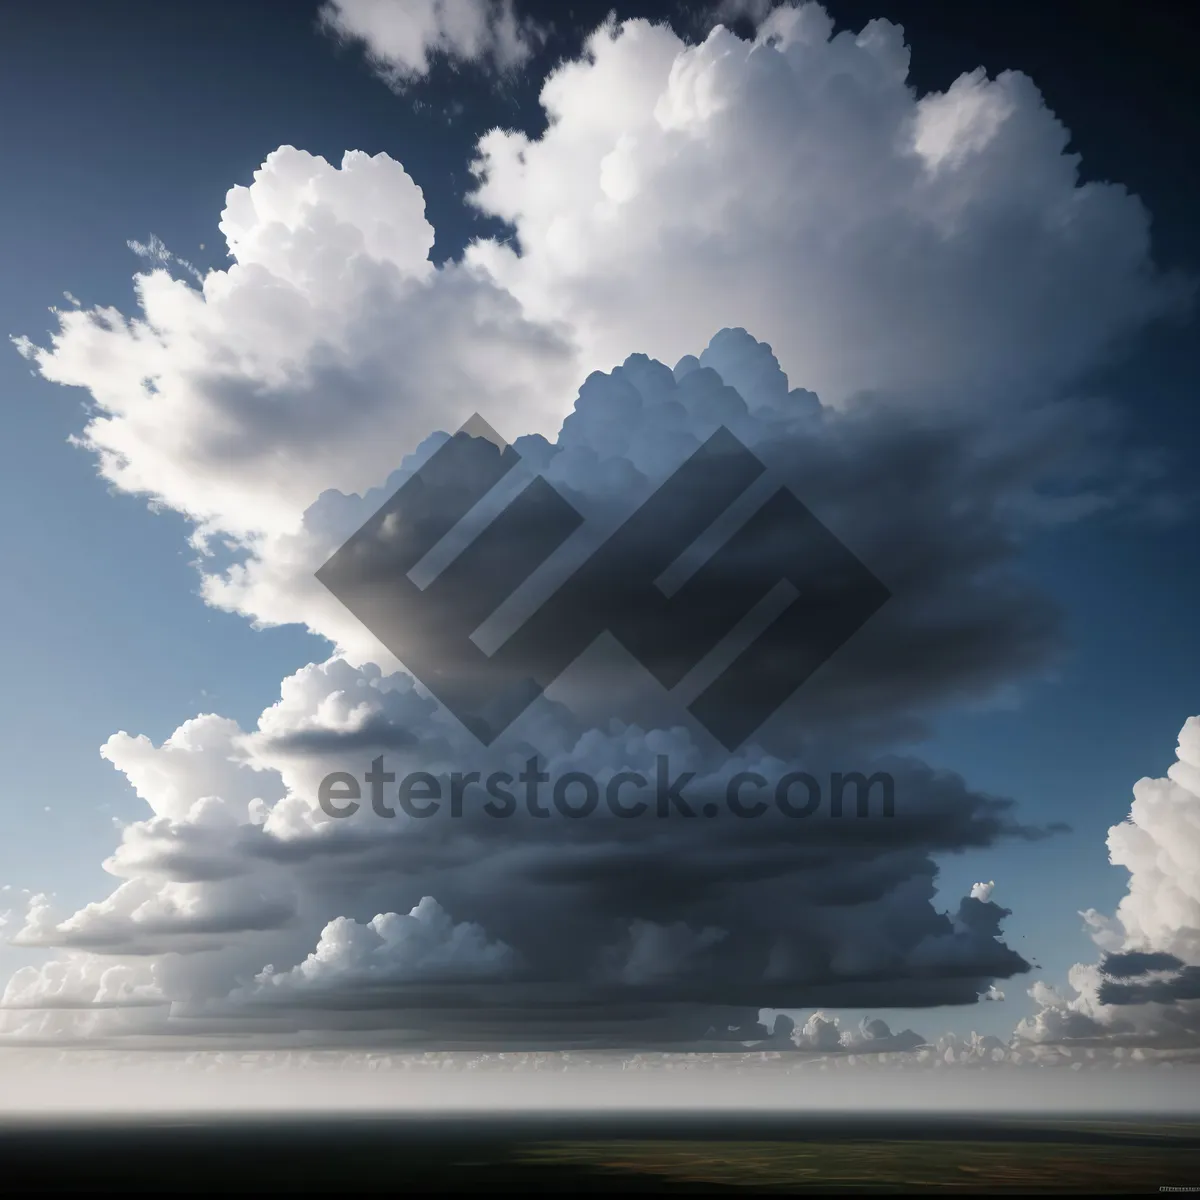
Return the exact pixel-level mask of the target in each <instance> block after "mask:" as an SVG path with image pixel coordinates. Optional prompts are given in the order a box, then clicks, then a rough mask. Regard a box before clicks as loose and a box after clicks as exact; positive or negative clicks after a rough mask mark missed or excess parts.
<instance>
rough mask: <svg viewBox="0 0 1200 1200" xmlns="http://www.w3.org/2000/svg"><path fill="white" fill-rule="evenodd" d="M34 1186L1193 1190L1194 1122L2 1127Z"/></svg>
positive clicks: (1197, 1166)
mask: <svg viewBox="0 0 1200 1200" xmlns="http://www.w3.org/2000/svg"><path fill="white" fill-rule="evenodd" d="M0 1165H2V1166H3V1168H4V1169H5V1176H6V1178H9V1179H20V1178H25V1179H28V1180H29V1181H31V1182H33V1181H36V1182H37V1184H38V1186H39V1190H42V1191H46V1190H50V1191H54V1190H61V1189H70V1190H84V1191H120V1192H142V1191H154V1192H161V1191H167V1192H172V1191H174V1192H179V1191H183V1192H219V1191H239V1192H240V1191H244V1190H248V1191H256V1192H262V1191H266V1192H296V1191H301V1192H322V1191H345V1192H356V1191H374V1192H379V1191H387V1192H410V1191H413V1192H415V1191H442V1192H444V1191H483V1192H496V1191H526V1192H527V1191H535V1192H536V1191H584V1192H596V1191H613V1190H619V1191H625V1192H628V1191H636V1192H649V1191H666V1192H696V1191H718V1192H725V1191H731V1190H740V1191H770V1192H797V1191H801V1192H802V1191H831V1190H833V1191H859V1192H874V1191H884V1192H906V1191H911V1192H928V1191H951V1192H979V1191H983V1192H1102V1193H1131V1192H1132V1193H1137V1192H1158V1191H1160V1190H1161V1189H1163V1188H1178V1189H1180V1190H1191V1189H1195V1190H1200V1122H1186V1123H1165V1122H1162V1121H1156V1120H1153V1119H1137V1118H1126V1119H1123V1120H1091V1119H1088V1120H1077V1121H1072V1120H1065V1119H1061V1118H1043V1119H1031V1118H1025V1119H1021V1120H1016V1119H1000V1118H994V1119H989V1118H951V1117H938V1116H928V1115H927V1116H923V1117H920V1118H917V1117H913V1118H908V1119H900V1118H895V1117H886V1116H863V1117H857V1118H855V1117H842V1116H839V1117H836V1118H835V1117H814V1116H813V1115H811V1114H799V1113H797V1114H787V1115H779V1114H762V1115H748V1114H745V1113H741V1114H737V1115H728V1116H718V1115H715V1114H713V1115H703V1116H693V1115H688V1116H683V1115H679V1116H664V1115H653V1116H651V1115H645V1114H629V1115H625V1116H616V1117H614V1116H596V1117H590V1118H589V1117H584V1116H563V1117H559V1118H555V1117H550V1116H538V1117H521V1118H499V1117H473V1118H463V1117H446V1118H436V1117H432V1116H431V1117H421V1118H414V1117H409V1116H406V1117H393V1118H383V1117H378V1118H344V1119H328V1118H326V1119H315V1118H314V1119H296V1118H286V1119H278V1120H271V1119H266V1118H263V1117H258V1116H255V1117H247V1118H244V1119H241V1120H234V1119H232V1118H230V1119H226V1120H221V1121H214V1120H212V1119H210V1118H204V1119H197V1120H195V1121H187V1120H179V1119H175V1120H170V1121H165V1120H159V1121H155V1120H153V1119H147V1120H145V1121H141V1122H127V1121H122V1122H120V1123H117V1122H111V1123H95V1122H92V1123H88V1124H82V1123H75V1124H70V1125H67V1124H59V1125H54V1126H51V1125H47V1124H32V1123H16V1124H9V1125H7V1126H5V1127H3V1128H0Z"/></svg>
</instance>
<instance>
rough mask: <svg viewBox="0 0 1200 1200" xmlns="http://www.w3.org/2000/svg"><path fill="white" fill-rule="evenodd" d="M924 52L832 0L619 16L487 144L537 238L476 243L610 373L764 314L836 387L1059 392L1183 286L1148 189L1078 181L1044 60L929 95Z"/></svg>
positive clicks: (974, 76)
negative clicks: (644, 17)
mask: <svg viewBox="0 0 1200 1200" xmlns="http://www.w3.org/2000/svg"><path fill="white" fill-rule="evenodd" d="M908 59H909V53H908V49H907V47H906V46H905V45H904V41H903V36H902V32H901V30H900V29H899V28H898V27H897V26H895V25H892V24H890V23H889V22H887V21H872V22H870V23H869V24H868V25H867V26H866V27H865V28H864V29H863V30H862V31H861V32H860V33H857V34H856V33H854V32H852V31H849V30H845V31H842V32H840V33H837V34H834V33H833V26H832V21H831V19H830V18H829V16H828V15H827V14H826V13H825V12H824V10H823V9H821V8H820V7H818V6H816V5H812V4H808V5H803V6H799V7H793V6H791V5H786V6H783V7H780V8H779V9H777V10H776V11H775V12H774V13H772V14H771V15H770V16H769V17H768V18H767V19H766V21H765V22H764V23H763V24H762V25H761V26H760V27H759V30H758V34H757V37H756V39H755V40H754V41H753V42H748V41H743V40H740V39H739V38H738V37H736V36H735V35H734V34H733V33H732V32H730V31H729V30H726V29H724V28H717V29H715V30H713V31H712V33H711V34H710V35H709V36H708V37H707V38H706V39H705V40H704V41H703V43H702V44H700V45H695V46H692V45H686V44H684V43H683V42H682V41H681V40H680V39H679V38H678V37H677V36H676V35H675V34H674V33H673V32H672V31H671V30H670V29H668V28H666V27H665V26H658V25H652V24H650V23H648V22H645V21H630V22H625V23H623V24H609V25H606V26H604V27H603V28H601V29H599V30H597V31H596V33H595V34H594V35H593V36H592V37H591V39H590V40H589V41H588V44H587V48H586V53H585V55H584V57H583V58H582V59H580V60H578V61H572V62H567V63H564V64H563V65H562V66H560V67H559V68H558V69H556V70H555V71H554V72H553V73H552V74H551V75H550V77H549V78H548V79H547V81H546V84H545V86H544V88H543V91H542V103H543V105H544V107H545V109H546V111H547V116H548V118H549V127H548V128H547V130H546V131H545V133H544V134H542V135H541V136H540V137H538V138H530V137H528V136H526V135H525V134H522V133H520V132H518V131H501V130H495V131H493V132H492V133H490V134H488V135H487V136H486V137H484V138H483V139H482V140H481V142H480V147H479V149H480V153H479V158H478V162H477V164H476V172H477V175H478V180H479V182H478V187H477V189H476V191H475V193H474V196H473V199H474V203H475V204H476V205H477V206H478V207H479V208H480V210H481V211H483V212H485V213H488V214H490V215H493V216H496V217H500V218H502V219H503V220H505V221H506V222H509V223H510V224H511V225H512V227H513V229H514V230H515V234H516V236H515V238H514V239H512V240H511V241H507V242H502V241H499V240H489V241H484V242H480V243H477V244H476V245H474V246H473V247H472V248H471V249H470V251H469V252H468V256H467V259H468V261H470V262H478V263H482V264H485V265H486V266H487V267H488V269H489V270H490V271H491V272H492V274H493V275H494V277H495V278H496V279H497V280H499V281H501V282H502V283H503V284H504V286H505V287H507V288H508V289H509V290H510V291H511V292H512V294H513V295H515V296H517V297H519V298H520V300H521V301H522V303H523V305H524V306H525V310H526V312H527V313H529V314H530V315H532V316H540V317H543V318H547V319H548V318H551V317H554V318H566V319H567V320H568V321H569V322H570V324H571V326H572V327H573V329H574V330H575V335H576V338H577V339H578V341H579V344H580V348H581V353H582V357H583V362H584V365H585V367H586V368H587V369H592V368H595V367H601V368H603V367H606V366H607V365H609V364H611V363H613V362H617V361H620V360H621V358H623V357H624V355H625V354H626V353H628V348H629V347H630V346H631V345H633V344H634V343H636V344H637V345H638V346H639V348H641V349H642V350H644V351H645V352H646V353H647V354H649V355H651V356H652V357H656V358H660V359H662V360H663V361H665V362H675V361H677V360H678V359H679V358H680V357H681V356H682V355H684V354H687V353H689V352H692V350H693V347H694V346H695V345H696V343H697V342H698V341H699V340H700V337H698V336H697V335H698V334H700V336H701V337H708V336H710V335H711V332H712V331H713V330H715V329H720V328H722V327H725V326H738V325H741V326H744V327H746V328H748V329H751V330H753V331H754V333H755V335H756V336H757V337H759V338H761V339H762V340H763V341H765V342H768V343H769V344H770V345H771V346H772V347H773V348H774V349H775V351H776V354H777V355H778V357H779V360H780V364H781V366H782V368H783V371H784V372H785V373H786V374H787V375H788V376H789V377H790V378H793V379H797V380H802V381H803V385H804V386H805V387H807V388H811V389H812V390H813V391H815V392H816V393H817V394H819V395H820V396H821V399H822V400H823V401H824V402H825V403H827V404H832V405H835V406H840V405H843V404H845V403H846V402H847V401H848V400H849V399H850V398H851V397H853V396H856V395H858V394H860V393H862V392H882V393H885V394H888V395H890V396H904V397H907V398H909V399H910V400H911V399H912V398H914V397H921V398H922V399H923V400H924V401H925V402H932V401H934V400H939V399H940V400H942V401H945V402H951V403H954V404H955V405H960V406H961V405H964V404H969V403H981V404H987V405H1003V406H1006V407H1008V406H1014V405H1020V404H1021V403H1023V402H1025V401H1027V400H1028V399H1029V398H1030V397H1031V396H1035V395H1037V396H1044V395H1045V394H1046V393H1047V392H1048V391H1051V390H1053V389H1054V388H1056V387H1058V386H1061V385H1063V384H1064V383H1066V382H1067V381H1069V380H1071V379H1072V378H1073V377H1074V376H1075V375H1076V374H1077V373H1078V372H1079V370H1080V369H1081V368H1085V367H1087V366H1090V365H1092V364H1094V363H1095V362H1096V360H1097V358H1098V357H1101V356H1103V355H1105V354H1106V353H1108V352H1109V351H1110V350H1111V349H1112V348H1113V346H1114V344H1119V342H1120V341H1121V340H1122V339H1123V338H1125V337H1126V336H1127V335H1128V334H1130V333H1132V332H1133V331H1135V330H1136V329H1137V328H1138V327H1139V326H1141V325H1142V323H1143V322H1144V321H1145V320H1147V319H1148V318H1150V317H1152V316H1154V315H1156V314H1160V313H1163V312H1164V311H1168V310H1170V309H1171V308H1172V306H1173V305H1174V304H1175V303H1176V302H1177V301H1178V300H1179V298H1180V294H1181V287H1180V285H1178V284H1177V283H1176V282H1175V281H1173V280H1172V279H1170V278H1164V277H1163V276H1162V275H1161V274H1159V272H1157V271H1156V270H1155V268H1154V266H1153V265H1152V263H1151V260H1150V257H1149V240H1148V238H1149V222H1148V217H1147V214H1146V212H1145V210H1144V208H1143V207H1142V205H1141V204H1140V202H1139V201H1138V200H1137V199H1136V197H1134V196H1132V195H1130V194H1129V193H1128V192H1126V191H1125V189H1124V188H1122V187H1120V186H1119V185H1116V184H1101V183H1088V184H1080V182H1079V177H1078V159H1077V157H1076V156H1075V155H1072V154H1069V153H1067V150H1066V147H1067V141H1068V132H1067V130H1066V129H1065V128H1064V126H1063V125H1062V124H1061V123H1060V122H1059V121H1058V119H1057V118H1056V117H1055V116H1054V114H1053V113H1052V112H1050V110H1049V109H1048V108H1047V107H1046V105H1045V102H1044V101H1043V99H1042V97H1041V96H1040V94H1039V93H1038V91H1037V88H1036V86H1035V85H1034V83H1033V81H1032V80H1030V79H1029V78H1028V77H1026V76H1024V75H1022V74H1020V73H1017V72H1011V71H1008V72H1003V73H1001V74H1000V75H999V76H997V77H996V78H995V79H991V78H988V77H987V76H986V75H985V74H984V73H983V72H982V71H981V70H980V71H974V72H971V73H970V74H966V75H963V76H961V77H960V78H959V79H958V80H956V81H955V82H954V84H952V85H951V87H950V88H949V89H948V90H947V91H946V92H945V93H944V94H938V93H935V94H930V95H926V96H919V95H917V94H916V93H915V91H914V90H913V88H912V87H911V85H910V84H909V82H908V80H907V73H908ZM565 163H570V169H569V170H562V169H561V168H562V165H563V164H565ZM747 180H754V186H752V187H751V186H747V184H746V181H747ZM701 331H702V332H701Z"/></svg>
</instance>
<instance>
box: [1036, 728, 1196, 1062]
mask: <svg viewBox="0 0 1200 1200" xmlns="http://www.w3.org/2000/svg"><path fill="white" fill-rule="evenodd" d="M1176 753H1177V759H1176V762H1175V763H1174V764H1173V765H1172V766H1171V768H1170V769H1169V770H1168V772H1167V777H1166V778H1165V779H1141V780H1139V781H1138V782H1137V783H1136V784H1135V785H1134V789H1133V796H1134V799H1133V804H1132V806H1131V808H1130V812H1129V815H1128V817H1126V818H1125V820H1124V821H1122V822H1121V823H1120V824H1119V825H1114V826H1113V827H1112V828H1111V829H1110V830H1109V831H1108V849H1109V857H1110V860H1111V861H1112V862H1113V863H1114V864H1115V865H1117V866H1122V867H1125V868H1126V870H1128V871H1129V884H1128V890H1127V892H1126V894H1125V896H1124V898H1123V899H1122V900H1121V902H1120V904H1119V905H1118V906H1117V911H1116V915H1115V917H1114V918H1111V919H1110V918H1107V917H1104V916H1102V915H1101V914H1099V913H1097V912H1095V911H1094V910H1089V911H1088V912H1086V913H1083V914H1082V915H1083V917H1084V918H1085V920H1086V921H1087V923H1088V925H1089V927H1090V928H1091V931H1092V937H1093V939H1094V940H1095V941H1096V943H1097V945H1099V946H1100V947H1101V948H1102V949H1104V950H1105V951H1106V953H1105V954H1104V956H1103V957H1102V958H1101V960H1100V962H1098V963H1096V964H1082V963H1081V964H1078V965H1076V966H1075V967H1074V968H1073V969H1072V971H1071V972H1070V976H1069V979H1070V984H1071V989H1072V993H1073V994H1070V995H1064V994H1062V993H1061V992H1058V991H1056V990H1054V989H1049V988H1044V987H1042V988H1037V989H1035V991H1034V992H1032V993H1031V995H1033V998H1034V999H1035V1000H1036V1001H1037V1002H1038V1004H1039V1009H1038V1011H1037V1012H1036V1013H1035V1014H1034V1016H1032V1017H1030V1018H1029V1019H1027V1020H1026V1021H1023V1022H1022V1023H1021V1025H1020V1026H1019V1027H1018V1030H1017V1032H1018V1035H1019V1036H1021V1037H1023V1038H1026V1039H1028V1040H1031V1041H1037V1042H1069V1041H1073V1040H1079V1039H1082V1040H1087V1041H1094V1042H1098V1043H1103V1042H1110V1043H1112V1044H1114V1045H1139V1046H1157V1045H1162V1046H1167V1047H1172V1046H1180V1047H1191V1048H1195V1047H1200V717H1191V718H1189V720H1188V722H1187V723H1186V724H1185V725H1184V727H1183V729H1182V730H1181V731H1180V734H1179V743H1178V746H1177V750H1176Z"/></svg>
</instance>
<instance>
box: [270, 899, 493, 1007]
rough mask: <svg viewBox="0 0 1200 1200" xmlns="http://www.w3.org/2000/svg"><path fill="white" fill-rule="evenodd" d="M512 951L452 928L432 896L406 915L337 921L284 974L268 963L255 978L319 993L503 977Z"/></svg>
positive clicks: (480, 933)
mask: <svg viewBox="0 0 1200 1200" xmlns="http://www.w3.org/2000/svg"><path fill="white" fill-rule="evenodd" d="M512 960H513V952H512V948H511V947H509V946H506V945H505V944H504V943H503V942H489V941H488V940H487V934H486V933H485V932H484V930H483V929H482V928H481V927H480V926H478V925H473V924H470V923H467V922H463V923H461V924H457V925H456V924H455V923H454V921H453V920H452V919H451V918H450V916H449V915H448V914H447V913H446V911H445V910H444V909H443V908H442V907H441V905H439V904H438V902H437V901H436V900H435V899H434V898H433V897H432V896H424V897H422V898H421V901H420V902H419V903H418V904H417V905H415V906H414V907H413V909H412V911H411V912H409V913H407V914H406V915H401V914H399V913H380V914H378V915H377V916H375V917H373V918H372V919H371V920H370V921H368V922H366V923H365V924H359V923H358V922H357V921H353V920H349V919H347V918H346V917H338V918H337V919H336V920H334V921H330V922H329V924H328V925H326V926H325V928H324V929H323V930H321V937H320V939H319V940H318V942H317V947H316V949H315V950H314V951H313V952H312V953H311V954H310V955H309V956H308V957H307V958H306V959H305V960H304V961H303V962H301V963H298V964H297V965H296V966H294V967H293V968H292V969H291V970H290V971H279V972H277V971H276V970H275V967H274V965H272V964H268V965H267V966H266V967H264V968H263V970H262V971H261V972H260V973H259V975H258V976H257V977H256V979H255V982H256V983H257V984H258V985H259V987H260V988H261V989H264V990H271V989H278V990H279V991H283V992H286V991H289V990H292V989H301V990H320V989H327V988H338V987H352V986H360V985H370V984H375V983H404V982H408V981H410V980H415V979H429V978H433V979H459V978H463V977H466V978H471V977H475V976H478V977H484V978H486V977H488V976H491V975H503V974H505V973H507V972H508V970H509V969H510V967H511V964H512Z"/></svg>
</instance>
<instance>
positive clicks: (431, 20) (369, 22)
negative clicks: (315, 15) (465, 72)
mask: <svg viewBox="0 0 1200 1200" xmlns="http://www.w3.org/2000/svg"><path fill="white" fill-rule="evenodd" d="M321 22H322V24H323V25H324V26H325V28H326V29H327V30H328V31H329V32H330V33H331V34H333V35H334V36H335V37H337V38H340V39H342V40H343V41H347V42H361V43H362V45H363V47H364V49H365V51H366V54H367V58H368V59H369V61H370V62H371V65H372V66H373V67H374V68H375V69H376V70H377V71H378V72H379V74H380V75H381V76H382V77H383V78H384V79H385V80H386V81H387V82H388V83H389V84H390V85H391V86H393V87H395V88H397V89H399V88H401V87H403V86H404V85H405V84H408V83H411V82H413V80H416V79H419V78H421V77H422V76H424V75H427V74H428V73H429V68H430V65H431V63H432V61H433V59H434V58H436V57H438V56H445V57H446V58H448V59H450V60H451V61H453V62H473V63H483V64H487V65H490V66H492V67H495V68H496V69H497V70H500V71H511V70H513V69H514V68H516V67H519V66H521V64H522V63H524V62H526V61H527V60H528V58H529V56H530V55H531V54H532V53H533V51H534V50H535V49H536V47H537V45H538V43H539V41H540V40H541V36H542V35H541V31H540V30H539V29H538V27H537V26H536V25H535V24H534V23H533V22H532V21H530V20H528V19H526V20H520V19H519V18H518V17H517V15H516V12H515V11H514V9H513V0H329V3H327V4H325V5H324V6H323V7H322V8H321Z"/></svg>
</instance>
